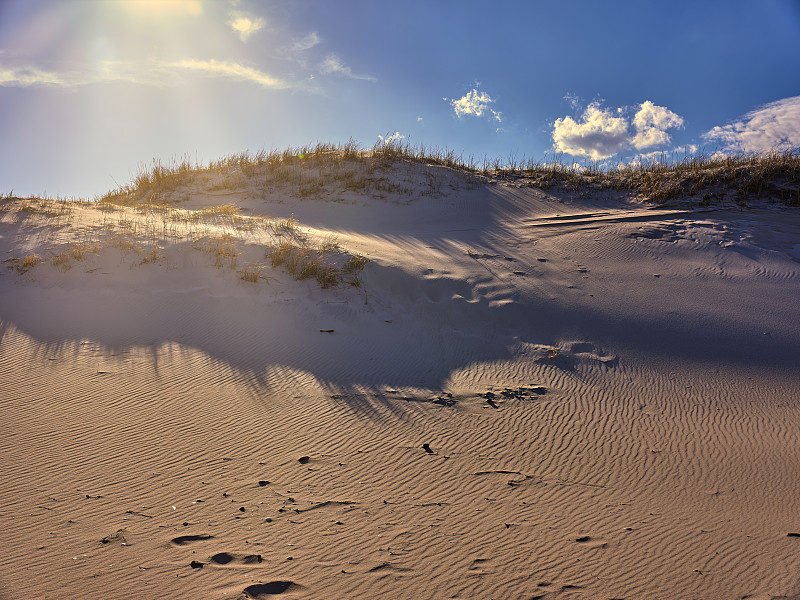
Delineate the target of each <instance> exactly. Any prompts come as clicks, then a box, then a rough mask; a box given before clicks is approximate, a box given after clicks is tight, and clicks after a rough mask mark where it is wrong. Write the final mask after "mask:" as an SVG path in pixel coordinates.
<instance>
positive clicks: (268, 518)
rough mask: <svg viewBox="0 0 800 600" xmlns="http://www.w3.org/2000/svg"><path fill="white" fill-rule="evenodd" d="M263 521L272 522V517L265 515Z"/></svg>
mask: <svg viewBox="0 0 800 600" xmlns="http://www.w3.org/2000/svg"><path fill="white" fill-rule="evenodd" d="M264 521H265V522H266V523H272V518H270V517H267V518H266V519H264Z"/></svg>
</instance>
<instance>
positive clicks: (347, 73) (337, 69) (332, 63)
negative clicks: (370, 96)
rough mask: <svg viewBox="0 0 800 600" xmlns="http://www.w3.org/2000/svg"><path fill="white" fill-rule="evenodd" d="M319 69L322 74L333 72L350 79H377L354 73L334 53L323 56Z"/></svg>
mask: <svg viewBox="0 0 800 600" xmlns="http://www.w3.org/2000/svg"><path fill="white" fill-rule="evenodd" d="M319 71H320V73H322V74H323V75H330V74H332V73H335V74H337V75H342V76H343V77H348V78H350V79H361V80H364V81H377V80H376V79H375V78H374V77H370V76H369V75H356V74H355V73H353V72H352V71H351V70H350V67H348V66H345V64H344V63H343V62H342V60H341V59H340V58H339V57H338V56H336V55H335V54H329V55H328V56H327V57H325V60H323V61H322V63H321V64H320V66H319Z"/></svg>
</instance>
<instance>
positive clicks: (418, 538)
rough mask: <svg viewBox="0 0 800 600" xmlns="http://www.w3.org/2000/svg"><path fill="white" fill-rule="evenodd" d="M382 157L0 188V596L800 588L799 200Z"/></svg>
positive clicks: (538, 594) (572, 594) (780, 591)
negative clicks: (111, 190) (96, 190)
mask: <svg viewBox="0 0 800 600" xmlns="http://www.w3.org/2000/svg"><path fill="white" fill-rule="evenodd" d="M380 176H381V177H382V178H384V179H383V181H389V182H390V183H392V185H390V186H386V189H385V190H384V191H381V192H376V191H374V190H373V191H371V192H369V193H364V194H358V193H355V192H338V191H336V190H335V189H332V190H330V193H328V191H327V190H324V191H325V193H321V194H320V196H319V197H315V198H305V197H301V196H298V195H296V194H291V193H289V192H287V191H286V190H284V189H283V188H277V189H275V190H272V191H269V192H263V191H262V192H259V191H257V190H255V191H254V190H247V191H236V192H224V191H220V189H216V187H215V185H214V182H213V181H211V182H208V181H206V182H205V183H195V184H193V185H192V186H190V187H189V188H186V189H180V190H178V191H175V192H174V193H173V194H172V195H169V194H165V195H162V197H161V201H160V204H158V205H157V206H156V205H154V204H151V205H149V206H144V205H143V206H132V207H131V206H129V207H126V206H118V205H107V204H106V205H104V204H96V203H75V204H71V205H69V206H66V205H65V204H64V203H59V202H56V201H44V200H35V199H13V198H11V199H6V200H4V201H3V202H2V204H1V205H0V250H1V251H2V255H3V259H4V261H5V266H4V267H3V268H2V269H0V373H2V377H0V407H1V409H2V411H3V414H4V418H3V420H2V422H0V440H1V441H0V444H2V453H1V454H0V456H1V457H2V459H1V460H2V480H1V481H2V486H0V500H1V501H0V506H2V508H1V509H0V523H1V524H2V532H1V533H0V550H1V551H2V554H3V556H4V557H5V560H4V567H5V568H4V569H3V571H2V572H0V584H1V585H2V588H1V589H2V591H0V597H2V598H9V599H16V598H50V597H53V598H55V597H59V598H91V597H103V598H220V599H221V598H270V597H277V596H280V597H287V598H321V599H322V598H416V599H419V598H463V599H466V598H498V599H499V598H548V599H549V598H607V599H610V598H627V599H638V598H642V599H644V598H646V599H655V598H664V599H668V598H675V599H677V598H705V599H722V598H754V599H755V598H758V599H767V598H779V597H787V598H792V597H800V552H799V551H798V550H800V535H797V534H798V533H800V517H799V516H798V515H800V493H798V491H797V484H796V480H797V474H798V472H800V455H799V454H798V452H797V448H798V444H800V410H799V409H798V406H797V402H796V400H797V398H798V397H800V376H799V375H798V372H797V364H798V357H799V356H800V327H798V323H800V318H799V317H800V315H799V314H798V312H799V311H798V307H797V298H799V297H800V277H799V275H800V245H798V243H797V241H798V240H800V220H798V218H797V213H796V210H794V209H789V208H786V207H785V206H779V205H777V204H775V205H773V204H770V203H768V202H762V203H760V204H758V205H754V206H750V207H748V208H745V209H742V208H741V207H738V206H735V205H733V206H727V205H724V204H718V205H716V206H714V207H710V208H709V207H706V208H698V207H696V206H693V205H691V203H688V202H684V203H682V204H681V203H678V202H674V203H672V204H671V205H666V206H659V207H657V208H655V209H654V208H652V207H650V206H649V205H647V204H644V203H641V202H638V201H634V200H631V199H628V198H626V197H623V196H622V195H621V194H617V193H613V192H608V191H603V192H597V193H591V194H585V193H571V192H567V191H563V190H562V191H559V190H557V189H555V190H542V189H540V188H537V187H531V186H527V185H512V184H510V183H508V182H505V183H504V182H487V181H483V180H479V179H477V178H475V177H468V176H465V175H463V174H459V173H455V172H450V171H448V170H446V169H443V168H441V167H425V166H424V165H417V166H416V167H414V168H411V167H408V166H398V165H395V166H393V167H389V168H387V170H386V171H385V172H382V173H380ZM217 187H220V188H222V187H224V186H217ZM220 205H227V206H228V207H229V208H228V209H225V210H221V209H219V208H214V207H219V206H220ZM230 207H233V208H230ZM289 217H293V219H295V220H296V225H295V226H294V227H295V230H294V232H293V233H292V234H291V235H293V236H297V237H298V239H299V238H300V237H302V238H303V239H304V240H307V241H309V242H308V243H311V241H313V242H314V243H317V242H319V241H324V240H326V239H327V240H330V239H331V238H330V236H331V235H335V237H336V243H337V244H338V245H337V246H336V250H333V251H331V256H333V258H331V260H333V261H334V262H335V261H338V262H336V264H337V265H341V264H342V261H344V260H345V259H347V258H348V257H358V256H364V257H366V258H367V259H369V262H368V263H367V264H366V266H365V267H364V268H363V270H362V271H360V272H359V273H358V274H357V276H356V275H352V276H349V275H348V276H343V277H342V278H341V280H340V281H339V283H338V285H335V286H331V287H329V288H327V289H323V288H322V287H321V286H320V285H319V284H318V283H317V281H315V280H314V279H306V280H301V281H298V280H295V278H293V277H292V276H291V275H290V274H289V273H287V272H286V270H285V268H282V267H280V266H279V267H275V268H273V267H272V266H271V262H270V253H271V252H272V251H273V250H274V248H275V247H276V244H278V243H279V241H280V240H282V239H283V240H285V239H288V238H287V237H281V236H280V235H278V234H276V231H278V229H277V227H276V224H278V223H280V222H284V223H285V222H286V219H288V218H289ZM289 235H290V234H288V233H287V234H286V236H289ZM225 236H227V237H225ZM213 244H217V245H216V246H213ZM225 244H230V248H231V249H232V250H231V252H230V253H228V254H226V253H225V252H224V251H223V250H224V248H228V246H225ZM212 246H213V247H212ZM77 247H81V248H83V249H84V251H83V252H77V254H81V256H80V257H76V255H75V254H76V253H72V254H70V252H72V250H71V249H73V248H77ZM65 252H66V254H65ZM34 255H38V256H39V258H40V260H39V261H38V262H37V261H36V260H33V259H31V260H29V261H27V263H28V264H26V257H29V256H34ZM231 255H234V256H231ZM334 255H335V256H334ZM59 257H62V258H59ZM337 268H338V267H337ZM259 269H260V270H259ZM253 272H255V273H257V275H256V277H255V280H254V281H249V280H246V278H245V277H246V274H247V273H253ZM243 278H245V279H243ZM348 283H350V284H348Z"/></svg>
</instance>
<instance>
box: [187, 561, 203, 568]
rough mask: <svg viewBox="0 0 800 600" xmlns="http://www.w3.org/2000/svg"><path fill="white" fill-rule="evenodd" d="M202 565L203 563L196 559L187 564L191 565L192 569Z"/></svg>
mask: <svg viewBox="0 0 800 600" xmlns="http://www.w3.org/2000/svg"><path fill="white" fill-rule="evenodd" d="M203 565H204V563H201V562H200V561H197V560H193V561H192V562H190V563H189V566H190V567H192V568H193V569H202V568H203Z"/></svg>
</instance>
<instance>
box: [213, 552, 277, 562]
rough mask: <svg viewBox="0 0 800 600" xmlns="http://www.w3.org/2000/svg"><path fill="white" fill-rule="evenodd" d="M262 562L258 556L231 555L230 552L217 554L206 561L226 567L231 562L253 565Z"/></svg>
mask: <svg viewBox="0 0 800 600" xmlns="http://www.w3.org/2000/svg"><path fill="white" fill-rule="evenodd" d="M263 560H264V559H263V558H262V557H261V555H260V554H231V553H230V552H218V553H217V554H215V555H214V556H212V557H210V558H209V559H208V561H209V562H210V563H213V564H215V565H227V564H230V563H232V562H238V563H243V564H245V565H254V564H257V563H261V562H262V561H263Z"/></svg>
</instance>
